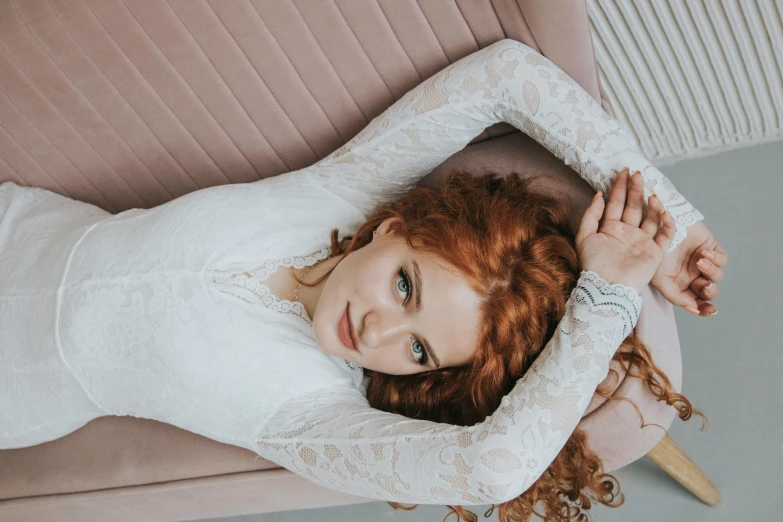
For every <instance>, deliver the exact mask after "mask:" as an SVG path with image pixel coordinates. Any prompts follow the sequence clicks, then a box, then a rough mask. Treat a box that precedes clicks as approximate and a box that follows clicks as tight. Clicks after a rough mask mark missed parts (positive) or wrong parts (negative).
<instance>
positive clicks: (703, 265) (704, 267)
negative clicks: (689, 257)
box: [696, 259, 710, 270]
mask: <svg viewBox="0 0 783 522" xmlns="http://www.w3.org/2000/svg"><path fill="white" fill-rule="evenodd" d="M696 266H698V267H699V268H701V269H702V270H707V269H708V268H709V267H710V265H709V263H707V261H705V260H704V259H699V262H698V263H696Z"/></svg>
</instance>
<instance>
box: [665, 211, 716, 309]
mask: <svg viewBox="0 0 783 522" xmlns="http://www.w3.org/2000/svg"><path fill="white" fill-rule="evenodd" d="M704 253H706V258H705V254H704ZM710 254H712V255H713V258H710V257H709V255H710ZM701 259H704V260H705V261H706V264H705V265H704V268H702V267H701V266H700V265H699V263H698V262H699V260H701ZM728 262H729V256H728V255H727V254H726V252H725V251H724V250H723V249H722V248H721V247H720V246H718V243H717V241H715V238H714V237H713V236H712V233H711V232H710V230H709V229H708V228H707V226H706V225H705V224H704V222H703V221H699V222H697V223H694V224H693V225H691V226H689V227H688V236H687V237H686V238H685V239H684V240H683V241H682V243H680V244H679V245H677V248H675V249H674V250H672V251H671V252H667V253H666V255H665V256H664V257H663V261H661V264H660V265H659V266H658V270H657V271H656V272H655V274H654V275H653V277H652V280H651V281H650V283H651V284H652V285H653V286H654V287H655V288H657V289H658V291H659V292H660V293H661V294H662V295H663V296H664V297H665V298H666V299H668V300H669V301H670V302H671V303H672V304H673V305H675V306H682V307H684V308H685V309H686V310H688V311H689V312H691V313H692V314H695V315H700V316H701V317H709V316H710V315H715V314H716V313H718V309H717V308H715V306H714V305H713V304H712V303H709V302H708V301H710V300H711V299H715V298H716V297H718V293H719V292H718V283H720V282H721V281H722V280H723V267H724V266H726V263H728Z"/></svg>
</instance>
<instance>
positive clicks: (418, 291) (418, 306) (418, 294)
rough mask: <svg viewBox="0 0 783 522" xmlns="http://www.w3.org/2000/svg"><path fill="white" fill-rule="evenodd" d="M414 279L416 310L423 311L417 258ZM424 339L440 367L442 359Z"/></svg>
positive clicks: (414, 266) (436, 364) (437, 365)
mask: <svg viewBox="0 0 783 522" xmlns="http://www.w3.org/2000/svg"><path fill="white" fill-rule="evenodd" d="M413 279H414V281H415V282H416V290H415V292H414V293H415V294H416V295H415V299H416V311H417V312H421V287H422V284H421V270H419V264H418V263H417V262H416V260H415V259H414V260H413ZM422 340H423V341H424V346H425V347H426V348H427V352H428V353H429V355H430V357H432V360H433V361H434V362H435V366H436V367H437V368H440V359H439V358H438V356H437V355H436V354H435V351H434V350H433V349H432V345H430V343H429V341H427V339H422Z"/></svg>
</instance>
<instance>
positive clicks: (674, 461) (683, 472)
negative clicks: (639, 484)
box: [647, 433, 721, 506]
mask: <svg viewBox="0 0 783 522" xmlns="http://www.w3.org/2000/svg"><path fill="white" fill-rule="evenodd" d="M647 456H648V457H650V458H651V459H652V460H653V462H655V463H656V464H658V465H659V466H660V467H661V468H662V469H663V470H664V471H665V472H666V473H668V474H669V475H671V476H672V477H673V478H674V479H675V480H676V481H677V482H679V483H680V484H682V485H683V486H685V487H686V488H687V489H688V491H690V492H691V493H693V494H694V495H696V496H697V497H698V498H699V500H701V501H702V502H704V503H705V504H707V505H709V506H716V505H718V504H720V502H721V495H720V491H718V488H716V487H715V484H713V483H712V482H710V480H709V479H708V478H707V477H706V476H705V475H704V473H702V471H701V470H700V469H699V468H698V466H696V464H694V463H693V461H692V460H691V459H689V458H688V456H687V455H686V454H685V452H684V451H682V449H680V447H679V446H677V444H676V443H675V442H674V441H673V440H672V439H671V437H669V434H668V433H667V434H666V435H664V436H663V438H662V439H661V440H660V442H658V444H656V445H655V447H654V448H653V449H651V450H650V451H648V452H647Z"/></svg>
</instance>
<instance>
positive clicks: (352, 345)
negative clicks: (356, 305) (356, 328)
mask: <svg viewBox="0 0 783 522" xmlns="http://www.w3.org/2000/svg"><path fill="white" fill-rule="evenodd" d="M349 306H350V305H348V306H346V307H345V312H344V313H343V315H342V317H341V318H340V323H339V325H338V327H337V333H338V335H339V337H340V342H341V343H343V346H345V347H346V348H348V349H350V350H356V351H357V352H358V351H359V350H358V349H357V348H356V346H357V343H356V338H355V337H354V335H353V324H352V323H351V316H350V314H349V313H348V308H349Z"/></svg>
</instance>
